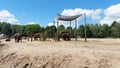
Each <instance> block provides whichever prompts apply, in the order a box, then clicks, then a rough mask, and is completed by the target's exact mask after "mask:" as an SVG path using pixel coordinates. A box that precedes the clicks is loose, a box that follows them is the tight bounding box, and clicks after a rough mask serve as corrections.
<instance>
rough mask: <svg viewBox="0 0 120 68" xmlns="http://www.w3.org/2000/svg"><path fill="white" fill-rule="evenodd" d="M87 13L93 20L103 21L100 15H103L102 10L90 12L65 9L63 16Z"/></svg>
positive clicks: (87, 10) (88, 10)
mask: <svg viewBox="0 0 120 68" xmlns="http://www.w3.org/2000/svg"><path fill="white" fill-rule="evenodd" d="M84 13H86V16H87V17H90V18H92V20H98V19H101V17H100V14H101V13H102V9H96V10H90V9H81V8H76V9H64V10H63V12H62V13H61V15H66V16H71V15H78V14H84Z"/></svg>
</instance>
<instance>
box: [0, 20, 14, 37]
mask: <svg viewBox="0 0 120 68" xmlns="http://www.w3.org/2000/svg"><path fill="white" fill-rule="evenodd" d="M10 26H11V24H9V23H5V22H2V23H1V31H0V32H1V33H3V34H4V35H5V36H7V37H10V36H11V35H12V29H11V28H10Z"/></svg>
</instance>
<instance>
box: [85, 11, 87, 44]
mask: <svg viewBox="0 0 120 68" xmlns="http://www.w3.org/2000/svg"><path fill="white" fill-rule="evenodd" d="M84 21H85V26H84V29H85V42H87V32H86V14H85V13H84Z"/></svg>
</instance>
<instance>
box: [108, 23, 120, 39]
mask: <svg viewBox="0 0 120 68" xmlns="http://www.w3.org/2000/svg"><path fill="white" fill-rule="evenodd" d="M110 29H111V37H114V38H120V23H117V22H116V21H114V22H113V24H112V25H111V26H110Z"/></svg>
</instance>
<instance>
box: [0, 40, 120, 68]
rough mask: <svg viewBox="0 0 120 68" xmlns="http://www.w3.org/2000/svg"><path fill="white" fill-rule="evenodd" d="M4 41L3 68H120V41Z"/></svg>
mask: <svg viewBox="0 0 120 68" xmlns="http://www.w3.org/2000/svg"><path fill="white" fill-rule="evenodd" d="M1 41H2V42H1V43H0V44H1V45H0V68H120V39H88V42H87V43H85V42H84V41H83V39H81V40H79V41H77V42H76V41H70V42H69V41H60V42H55V41H46V42H43V41H34V42H27V41H25V40H23V42H22V43H15V42H14V40H12V41H11V42H5V41H4V40H1ZM3 44H4V45H3Z"/></svg>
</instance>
